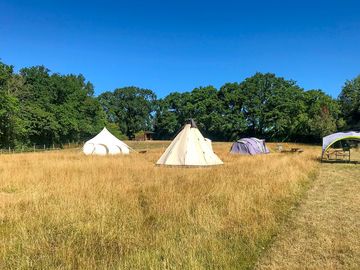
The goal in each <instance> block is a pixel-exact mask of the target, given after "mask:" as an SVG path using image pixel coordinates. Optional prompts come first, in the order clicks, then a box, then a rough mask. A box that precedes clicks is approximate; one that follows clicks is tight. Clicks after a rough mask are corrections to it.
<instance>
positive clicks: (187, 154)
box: [156, 120, 223, 166]
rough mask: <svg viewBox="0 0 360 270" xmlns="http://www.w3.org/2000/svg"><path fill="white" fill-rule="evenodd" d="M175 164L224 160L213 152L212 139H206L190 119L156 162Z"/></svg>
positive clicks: (183, 164)
mask: <svg viewBox="0 0 360 270" xmlns="http://www.w3.org/2000/svg"><path fill="white" fill-rule="evenodd" d="M156 164H157V165H173V166H210V165H220V164H223V162H222V161H221V160H220V159H219V157H218V156H217V155H216V154H215V153H214V152H213V150H212V146H211V140H209V139H205V138H204V137H203V136H202V135H201V133H200V131H199V129H198V128H197V126H196V124H195V122H194V121H193V120H190V121H189V123H187V124H186V125H185V126H184V127H183V129H182V130H181V131H180V132H179V134H178V135H177V136H176V137H175V139H174V140H173V141H172V142H171V144H170V145H169V147H168V148H167V149H166V150H165V152H164V153H163V154H162V156H161V157H160V159H159V160H158V161H157V163H156Z"/></svg>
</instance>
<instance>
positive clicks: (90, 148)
mask: <svg viewBox="0 0 360 270" xmlns="http://www.w3.org/2000/svg"><path fill="white" fill-rule="evenodd" d="M83 152H84V153H85V154H86V155H92V154H94V155H108V154H110V155H116V154H129V152H130V148H129V146H128V145H127V144H126V143H124V142H122V141H120V140H119V139H118V138H116V137H115V136H114V135H112V134H111V133H110V132H109V131H108V130H107V129H106V128H105V127H104V129H103V130H102V131H101V132H100V133H99V134H98V135H96V136H95V137H94V138H92V139H91V140H88V141H87V142H86V143H85V144H84V146H83Z"/></svg>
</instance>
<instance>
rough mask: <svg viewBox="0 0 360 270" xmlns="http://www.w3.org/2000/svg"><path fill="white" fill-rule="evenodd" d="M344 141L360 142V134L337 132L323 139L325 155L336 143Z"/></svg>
mask: <svg viewBox="0 0 360 270" xmlns="http://www.w3.org/2000/svg"><path fill="white" fill-rule="evenodd" d="M344 139H355V140H360V132H356V131H349V132H337V133H333V134H330V135H328V136H326V137H324V138H323V144H322V151H323V153H324V152H325V151H326V150H327V149H328V148H329V147H330V146H331V145H332V144H334V143H335V142H337V141H340V140H344Z"/></svg>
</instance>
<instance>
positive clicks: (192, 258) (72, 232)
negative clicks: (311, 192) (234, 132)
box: [0, 142, 320, 269]
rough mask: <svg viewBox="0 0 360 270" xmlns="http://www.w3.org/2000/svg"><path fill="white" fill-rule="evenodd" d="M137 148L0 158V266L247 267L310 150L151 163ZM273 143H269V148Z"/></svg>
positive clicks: (296, 186) (223, 148)
mask: <svg viewBox="0 0 360 270" xmlns="http://www.w3.org/2000/svg"><path fill="white" fill-rule="evenodd" d="M168 144H169V142H153V143H150V144H148V143H132V144H131V146H132V147H134V148H136V149H148V151H147V153H145V154H138V153H134V154H131V155H129V156H109V157H96V156H84V155H83V154H82V153H81V152H80V150H66V151H54V152H47V153H28V154H16V155H2V156H0V239H1V241H0V269H248V268H252V267H253V266H254V265H255V264H256V262H257V260H258V259H259V257H260V255H262V254H263V253H264V251H265V250H266V249H267V247H268V246H269V244H270V243H271V242H272V239H273V238H274V235H276V234H277V233H278V232H279V230H280V228H281V226H282V224H283V223H284V222H283V221H284V220H285V219H286V218H287V217H288V216H289V213H290V210H291V209H292V208H294V206H295V205H296V204H297V203H298V202H299V200H300V199H301V195H303V194H304V192H305V191H306V190H307V188H308V187H309V186H311V185H309V183H312V182H313V180H314V179H315V178H316V175H317V173H318V171H319V170H318V168H319V166H320V165H319V162H318V161H317V159H316V158H317V157H318V156H319V155H320V148H319V147H310V146H301V147H303V148H304V149H305V152H304V153H302V154H279V153H271V154H269V155H262V156H254V157H247V156H234V155H230V154H229V153H228V150H229V148H230V144H229V143H215V144H214V145H213V146H214V150H215V152H216V153H217V154H218V155H219V156H220V158H221V159H222V160H223V161H224V163H225V164H224V165H222V166H216V167H208V168H169V167H157V166H155V165H154V163H155V162H156V161H157V159H158V158H159V157H160V155H161V153H162V152H163V151H164V149H165V147H166V146H167V145H168ZM270 147H273V145H270Z"/></svg>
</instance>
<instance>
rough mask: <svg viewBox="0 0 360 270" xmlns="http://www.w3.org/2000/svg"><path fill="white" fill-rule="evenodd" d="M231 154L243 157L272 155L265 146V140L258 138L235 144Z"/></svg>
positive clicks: (246, 139) (239, 141)
mask: <svg viewBox="0 0 360 270" xmlns="http://www.w3.org/2000/svg"><path fill="white" fill-rule="evenodd" d="M230 153H232V154H242V155H258V154H267V153H270V151H269V149H268V148H267V147H266V145H265V140H260V139H257V138H243V139H240V140H238V141H237V142H234V143H233V145H232V146H231V149H230Z"/></svg>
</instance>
